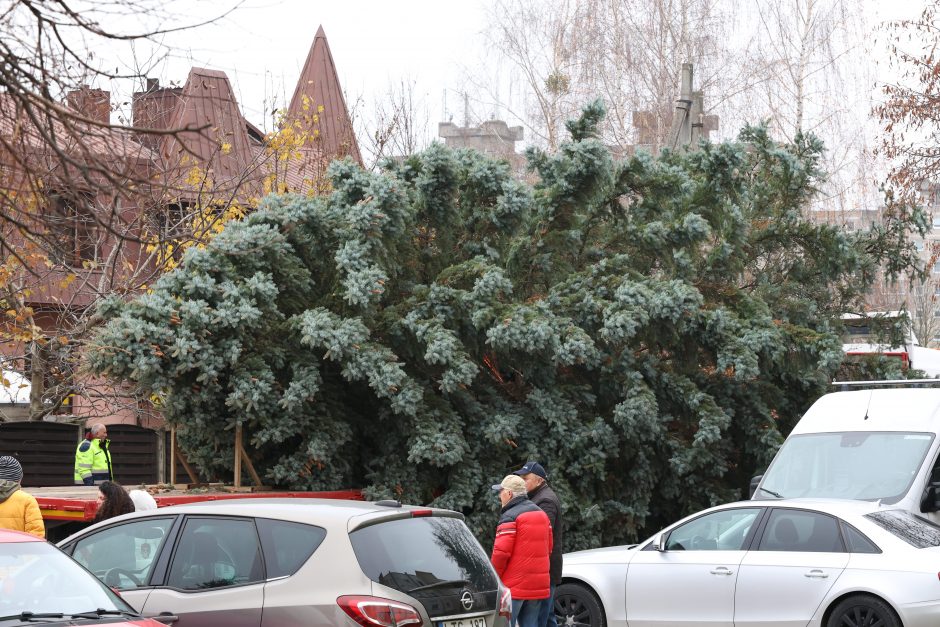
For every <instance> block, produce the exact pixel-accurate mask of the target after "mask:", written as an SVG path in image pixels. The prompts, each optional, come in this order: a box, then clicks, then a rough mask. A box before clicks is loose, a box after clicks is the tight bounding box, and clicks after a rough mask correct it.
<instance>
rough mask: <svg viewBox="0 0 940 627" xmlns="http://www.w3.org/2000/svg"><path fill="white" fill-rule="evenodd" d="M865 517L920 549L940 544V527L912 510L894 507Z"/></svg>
mask: <svg viewBox="0 0 940 627" xmlns="http://www.w3.org/2000/svg"><path fill="white" fill-rule="evenodd" d="M865 518H867V519H869V520H870V521H872V522H873V523H875V524H876V525H878V526H879V527H881V528H882V529H884V530H886V531H888V532H890V533H891V534H892V535H895V536H897V537H898V538H900V539H901V540H904V541H905V542H907V543H908V544H910V545H911V546H915V547H917V548H918V549H925V548H927V547H931V546H940V528H938V527H937V526H936V525H934V524H932V523H929V522H927V521H926V520H924V519H923V518H920V517H918V516H915V515H913V514H911V513H910V512H907V511H904V510H900V509H892V510H887V511H880V512H872V513H871V514H865Z"/></svg>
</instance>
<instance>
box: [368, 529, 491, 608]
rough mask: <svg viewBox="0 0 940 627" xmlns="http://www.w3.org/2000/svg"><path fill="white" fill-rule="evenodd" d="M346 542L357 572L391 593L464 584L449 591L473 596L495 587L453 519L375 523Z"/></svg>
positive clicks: (482, 556) (486, 563)
mask: <svg viewBox="0 0 940 627" xmlns="http://www.w3.org/2000/svg"><path fill="white" fill-rule="evenodd" d="M349 540H350V541H351V542H352V545H353V550H354V551H355V553H356V559H358V561H359V565H360V566H361V567H362V572H364V573H365V574H366V576H367V577H368V578H369V579H371V580H373V581H375V582H378V583H380V584H382V585H385V586H389V587H390V588H395V589H396V590H402V591H405V592H409V591H413V590H414V589H415V588H418V587H423V586H430V585H431V584H435V585H440V582H442V581H453V582H466V583H465V584H463V583H460V584H455V586H452V587H455V589H456V590H457V591H459V589H460V587H461V586H462V585H466V587H467V588H469V589H470V590H471V591H473V592H482V591H490V590H496V589H497V587H498V586H499V584H498V582H497V577H496V572H495V571H494V570H493V567H492V566H491V565H490V559H489V556H488V555H487V554H486V552H484V551H483V548H482V547H481V546H480V543H479V542H477V540H476V538H474V537H473V534H471V533H470V530H469V529H467V526H466V525H465V524H464V523H463V521H461V520H459V519H457V518H445V517H436V516H434V517H427V518H405V519H400V520H393V521H389V522H383V523H378V524H375V525H371V526H369V527H364V528H361V529H358V530H356V531H354V532H353V533H351V534H349ZM440 590H444V587H441V588H440Z"/></svg>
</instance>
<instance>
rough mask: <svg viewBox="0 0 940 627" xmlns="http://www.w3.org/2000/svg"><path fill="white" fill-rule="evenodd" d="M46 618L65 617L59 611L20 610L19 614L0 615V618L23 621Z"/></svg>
mask: <svg viewBox="0 0 940 627" xmlns="http://www.w3.org/2000/svg"><path fill="white" fill-rule="evenodd" d="M47 618H65V614H62V613H61V612H59V613H53V612H49V613H45V614H35V613H33V612H21V613H19V614H11V615H10V616H0V620H19V621H23V622H29V621H31V620H44V619H47Z"/></svg>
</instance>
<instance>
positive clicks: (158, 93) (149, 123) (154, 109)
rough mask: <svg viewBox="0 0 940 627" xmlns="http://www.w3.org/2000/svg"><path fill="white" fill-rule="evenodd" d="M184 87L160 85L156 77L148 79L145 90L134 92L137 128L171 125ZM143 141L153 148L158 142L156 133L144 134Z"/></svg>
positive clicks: (164, 127)
mask: <svg viewBox="0 0 940 627" xmlns="http://www.w3.org/2000/svg"><path fill="white" fill-rule="evenodd" d="M182 91H183V90H182V89H181V88H179V87H160V81H159V80H157V79H155V78H148V79H147V86H146V89H145V90H144V91H136V92H134V100H133V104H132V107H131V116H132V118H131V119H132V124H133V125H134V126H135V127H137V128H152V129H158V130H164V129H167V128H169V127H170V121H171V120H172V118H173V111H174V110H175V109H176V103H177V100H178V99H179V96H180V94H181V93H182ZM140 139H141V141H142V142H143V143H144V144H146V145H148V146H149V147H151V148H153V147H154V146H156V144H157V143H158V139H159V138H158V137H157V136H155V135H152V134H151V135H143V134H142V136H141V137H140Z"/></svg>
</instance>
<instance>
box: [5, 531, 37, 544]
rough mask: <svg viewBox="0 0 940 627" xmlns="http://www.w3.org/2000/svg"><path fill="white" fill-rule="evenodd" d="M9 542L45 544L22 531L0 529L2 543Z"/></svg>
mask: <svg viewBox="0 0 940 627" xmlns="http://www.w3.org/2000/svg"><path fill="white" fill-rule="evenodd" d="M7 542H45V540H43V539H42V538H38V537H36V536H34V535H32V534H29V533H24V532H22V531H13V530H11V529H0V543H7Z"/></svg>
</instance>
